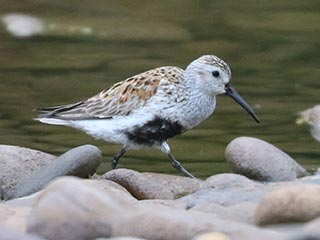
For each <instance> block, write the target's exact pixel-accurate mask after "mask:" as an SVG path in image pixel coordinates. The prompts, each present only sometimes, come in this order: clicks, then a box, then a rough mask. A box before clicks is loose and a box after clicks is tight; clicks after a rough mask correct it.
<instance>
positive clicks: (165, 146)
mask: <svg viewBox="0 0 320 240" xmlns="http://www.w3.org/2000/svg"><path fill="white" fill-rule="evenodd" d="M161 148H162V151H164V152H165V153H166V154H167V155H168V157H169V158H170V160H171V164H172V166H173V167H174V168H175V169H177V170H178V171H179V172H181V173H182V174H183V175H185V176H187V177H190V178H195V177H194V176H193V175H192V174H191V173H189V172H188V171H187V170H186V169H185V168H184V167H183V166H182V165H181V163H180V162H179V161H177V160H176V159H175V157H174V156H173V155H172V153H171V150H170V147H169V145H168V143H167V142H163V143H162V145H161Z"/></svg>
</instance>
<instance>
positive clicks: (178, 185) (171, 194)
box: [100, 169, 208, 199]
mask: <svg viewBox="0 0 320 240" xmlns="http://www.w3.org/2000/svg"><path fill="white" fill-rule="evenodd" d="M100 178H101V179H108V180H111V181H114V182H117V183H118V184H120V185H121V186H123V187H125V188H126V189H127V190H128V191H129V192H130V193H131V194H132V195H133V196H134V197H136V198H137V199H176V198H179V197H182V196H185V195H187V194H190V193H193V192H195V191H197V190H199V189H202V188H206V187H208V185H207V184H206V182H204V181H202V180H200V179H192V178H188V177H181V176H175V175H167V174H159V173H139V172H137V171H133V170H128V169H116V170H112V171H109V172H107V173H105V174H104V175H102V176H101V177H100Z"/></svg>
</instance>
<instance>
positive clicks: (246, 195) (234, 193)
mask: <svg viewBox="0 0 320 240" xmlns="http://www.w3.org/2000/svg"><path fill="white" fill-rule="evenodd" d="M264 195H265V190H264V189H260V188H258V189H243V188H238V187H234V188H226V189H214V188H207V189H201V190H198V191H197V192H195V193H192V194H190V195H188V196H185V197H182V198H180V199H177V200H176V201H178V202H179V201H182V202H184V203H186V204H187V208H188V209H189V208H193V207H195V206H197V205H204V204H213V203H214V204H218V205H221V206H231V205H234V204H238V203H241V202H258V201H260V200H261V199H262V198H263V197H264Z"/></svg>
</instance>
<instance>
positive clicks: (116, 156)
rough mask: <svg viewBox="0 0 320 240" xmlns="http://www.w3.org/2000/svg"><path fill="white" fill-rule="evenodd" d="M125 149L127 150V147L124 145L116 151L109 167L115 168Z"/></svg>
mask: <svg viewBox="0 0 320 240" xmlns="http://www.w3.org/2000/svg"><path fill="white" fill-rule="evenodd" d="M126 151H127V148H126V147H125V146H124V147H123V148H122V149H121V151H120V152H119V153H117V154H116V155H115V156H114V157H113V159H112V162H111V167H112V169H115V168H116V166H117V164H118V162H119V160H120V158H121V157H122V156H123V155H124V154H125V153H126Z"/></svg>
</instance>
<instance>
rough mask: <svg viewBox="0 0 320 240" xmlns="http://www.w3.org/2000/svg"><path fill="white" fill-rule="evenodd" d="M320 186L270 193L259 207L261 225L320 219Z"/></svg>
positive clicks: (293, 187)
mask: <svg viewBox="0 0 320 240" xmlns="http://www.w3.org/2000/svg"><path fill="white" fill-rule="evenodd" d="M319 202H320V186H317V185H297V186H287V187H283V188H279V189H277V190H274V191H272V192H271V193H269V194H268V195H267V196H266V197H265V198H264V199H263V200H262V201H261V202H260V203H259V205H258V207H257V210H256V214H255V219H256V223H257V224H259V225H268V224H277V223H290V222H306V221H310V220H312V219H314V218H316V217H320V204H319Z"/></svg>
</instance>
